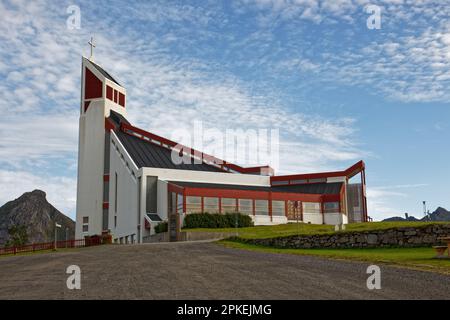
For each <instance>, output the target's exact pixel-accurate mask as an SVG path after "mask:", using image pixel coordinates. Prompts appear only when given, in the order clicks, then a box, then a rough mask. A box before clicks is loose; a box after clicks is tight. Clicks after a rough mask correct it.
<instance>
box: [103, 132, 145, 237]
mask: <svg viewBox="0 0 450 320" xmlns="http://www.w3.org/2000/svg"><path fill="white" fill-rule="evenodd" d="M113 141H114V143H111V153H110V179H109V181H110V188H109V228H110V230H111V234H112V236H113V238H114V239H116V238H125V237H129V241H131V235H133V234H134V239H135V240H136V241H137V237H138V232H137V226H138V225H139V213H138V210H139V204H138V198H139V197H138V192H139V190H140V188H139V187H138V177H137V175H136V172H137V168H136V167H135V166H134V164H133V163H132V162H131V158H128V157H129V156H127V155H126V154H125V153H124V149H122V148H121V146H120V145H119V144H118V140H117V137H115V135H114V134H111V142H113ZM117 149H119V150H117ZM116 179H117V180H116ZM116 183H117V186H116ZM116 188H117V194H116ZM115 217H117V224H116V223H115Z"/></svg>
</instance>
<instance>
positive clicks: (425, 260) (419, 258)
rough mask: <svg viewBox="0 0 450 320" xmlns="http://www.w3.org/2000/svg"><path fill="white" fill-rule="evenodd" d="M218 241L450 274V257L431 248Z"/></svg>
mask: <svg viewBox="0 0 450 320" xmlns="http://www.w3.org/2000/svg"><path fill="white" fill-rule="evenodd" d="M217 243H218V244H220V245H223V246H225V247H228V248H234V249H243V250H251V251H261V252H268V253H278V254H298V255H312V256H321V257H326V258H331V259H346V260H356V261H367V262H373V263H382V264H388V265H394V266H403V267H407V268H412V269H419V270H426V271H435V272H440V273H445V274H450V259H445V260H444V259H433V257H434V256H435V255H436V253H435V252H434V250H433V249H432V248H373V249H278V248H272V247H264V246H257V245H251V244H244V243H240V242H234V241H227V240H222V241H219V242H217Z"/></svg>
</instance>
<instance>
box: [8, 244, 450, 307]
mask: <svg viewBox="0 0 450 320" xmlns="http://www.w3.org/2000/svg"><path fill="white" fill-rule="evenodd" d="M69 265H78V266H79V267H80V268H81V290H69V289H67V286H66V280H67V277H68V276H69V275H68V274H66V268H67V267H68V266H69ZM368 265H369V264H368V263H360V262H352V261H337V260H329V259H324V258H319V257H311V256H297V255H284V254H270V253H262V252H250V251H244V250H235V249H230V248H225V247H222V246H220V245H217V244H214V243H207V242H201V243H199V242H195V243H193V242H191V243H161V244H145V245H110V246H99V247H91V248H83V249H74V250H72V251H62V252H57V253H46V254H34V255H29V256H16V257H1V258H0V299H449V298H450V277H449V276H446V275H441V274H437V273H431V272H423V271H414V270H408V269H402V268H397V267H388V266H383V265H381V266H380V267H381V286H382V288H381V290H368V289H367V286H366V280H367V278H368V276H369V275H368V274H366V269H367V267H368Z"/></svg>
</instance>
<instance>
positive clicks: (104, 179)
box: [103, 174, 109, 182]
mask: <svg viewBox="0 0 450 320" xmlns="http://www.w3.org/2000/svg"><path fill="white" fill-rule="evenodd" d="M103 181H104V182H108V181H109V174H104V175H103Z"/></svg>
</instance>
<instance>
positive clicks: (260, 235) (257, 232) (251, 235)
mask: <svg viewBox="0 0 450 320" xmlns="http://www.w3.org/2000/svg"><path fill="white" fill-rule="evenodd" d="M436 223H440V222H410V221H401V222H366V223H352V224H348V225H346V230H345V231H343V232H352V231H370V230H385V229H390V228H399V227H418V226H425V225H430V224H436ZM442 223H445V222H442ZM447 223H448V222H447ZM182 231H194V232H229V233H233V234H234V233H235V232H236V231H237V232H238V233H239V237H240V238H245V239H267V238H274V237H283V236H291V235H296V234H300V235H313V234H326V233H333V232H334V226H331V225H316V224H305V223H299V224H297V223H289V224H281V225H276V226H256V227H248V228H238V229H236V228H217V229H213V228H211V229H207V228H199V229H183V230H182Z"/></svg>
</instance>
